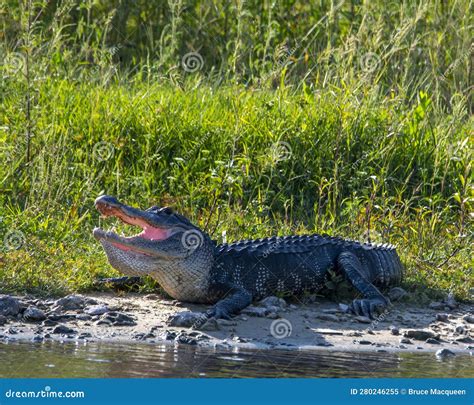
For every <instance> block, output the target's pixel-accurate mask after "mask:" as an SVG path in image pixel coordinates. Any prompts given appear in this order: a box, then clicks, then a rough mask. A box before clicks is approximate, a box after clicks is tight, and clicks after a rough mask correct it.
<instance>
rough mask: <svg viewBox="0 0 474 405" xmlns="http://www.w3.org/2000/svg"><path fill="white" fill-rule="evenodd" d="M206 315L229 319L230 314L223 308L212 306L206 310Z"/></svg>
mask: <svg viewBox="0 0 474 405" xmlns="http://www.w3.org/2000/svg"><path fill="white" fill-rule="evenodd" d="M206 316H207V317H208V318H216V319H230V314H229V313H228V312H227V311H226V310H225V309H223V308H219V307H217V308H216V307H212V308H211V309H209V310H208V311H206Z"/></svg>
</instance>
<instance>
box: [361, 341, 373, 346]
mask: <svg viewBox="0 0 474 405" xmlns="http://www.w3.org/2000/svg"><path fill="white" fill-rule="evenodd" d="M359 344H360V345H371V344H372V342H371V341H370V340H359Z"/></svg>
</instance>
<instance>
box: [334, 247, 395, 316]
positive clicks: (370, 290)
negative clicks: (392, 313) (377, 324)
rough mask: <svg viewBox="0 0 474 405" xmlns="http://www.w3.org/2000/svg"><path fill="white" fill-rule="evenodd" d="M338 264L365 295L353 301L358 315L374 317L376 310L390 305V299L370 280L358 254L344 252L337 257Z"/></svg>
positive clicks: (352, 308) (353, 306)
mask: <svg viewBox="0 0 474 405" xmlns="http://www.w3.org/2000/svg"><path fill="white" fill-rule="evenodd" d="M337 264H338V267H339V268H340V270H342V272H343V273H344V274H345V275H346V276H347V278H348V279H349V280H350V282H351V283H352V285H353V286H354V287H355V288H356V289H357V290H358V291H359V292H360V293H361V294H362V295H363V296H364V297H365V298H363V299H356V300H354V301H353V302H352V304H351V310H352V311H353V312H354V313H355V314H356V315H364V316H366V317H368V318H373V317H374V314H375V312H377V311H380V310H381V309H383V308H386V307H387V306H388V305H390V300H389V299H388V298H385V297H384V296H383V294H382V293H381V292H380V291H379V290H378V289H377V287H375V286H374V285H373V284H372V283H371V282H370V281H369V280H368V277H367V275H366V274H365V272H364V268H363V267H362V264H361V263H360V261H359V259H358V258H357V256H356V255H354V254H353V253H350V252H342V253H341V254H340V255H339V256H338V258H337Z"/></svg>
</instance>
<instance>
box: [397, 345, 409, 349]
mask: <svg viewBox="0 0 474 405" xmlns="http://www.w3.org/2000/svg"><path fill="white" fill-rule="evenodd" d="M398 347H399V348H400V349H406V348H407V347H406V346H405V345H399V346H398Z"/></svg>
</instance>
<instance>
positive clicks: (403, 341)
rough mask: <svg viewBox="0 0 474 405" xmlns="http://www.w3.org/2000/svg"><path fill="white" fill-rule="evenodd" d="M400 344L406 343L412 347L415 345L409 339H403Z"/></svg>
mask: <svg viewBox="0 0 474 405" xmlns="http://www.w3.org/2000/svg"><path fill="white" fill-rule="evenodd" d="M400 343H404V344H406V345H412V344H413V343H412V341H411V340H410V339H408V338H401V339H400Z"/></svg>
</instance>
